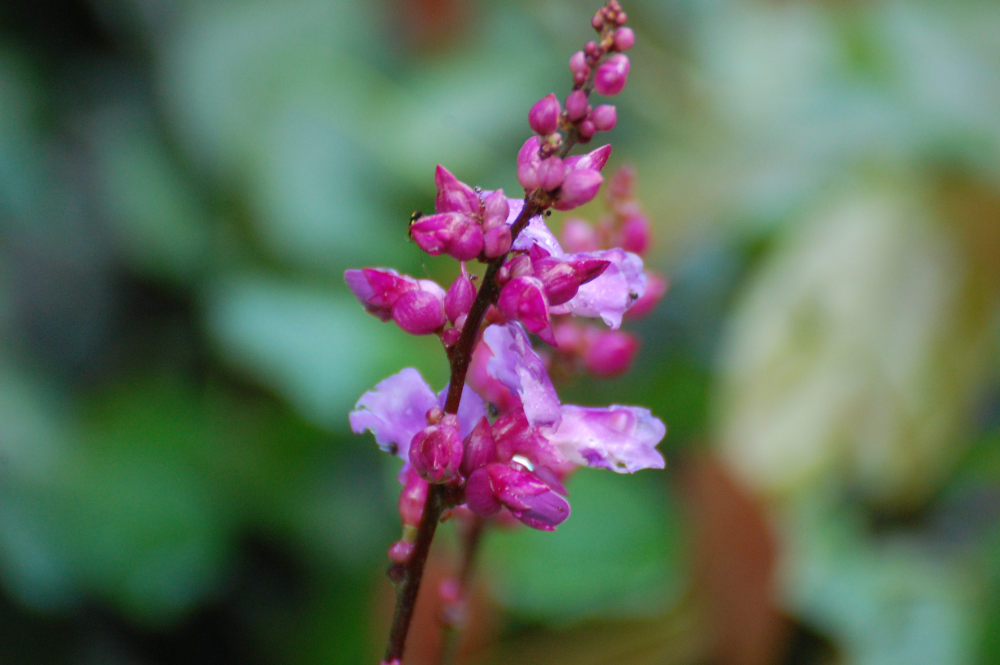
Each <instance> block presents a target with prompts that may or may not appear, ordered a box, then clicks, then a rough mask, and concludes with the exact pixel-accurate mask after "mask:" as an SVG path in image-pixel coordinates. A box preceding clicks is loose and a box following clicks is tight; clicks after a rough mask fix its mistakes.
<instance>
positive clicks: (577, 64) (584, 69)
mask: <svg viewBox="0 0 1000 665" xmlns="http://www.w3.org/2000/svg"><path fill="white" fill-rule="evenodd" d="M569 70H570V71H571V72H573V73H574V74H578V73H582V74H583V76H584V78H586V77H587V76H589V75H590V67H588V66H587V56H586V55H585V54H584V52H583V51H577V52H576V53H574V54H573V55H571V56H570V57H569ZM566 101H567V102H568V101H569V99H567V100H566Z"/></svg>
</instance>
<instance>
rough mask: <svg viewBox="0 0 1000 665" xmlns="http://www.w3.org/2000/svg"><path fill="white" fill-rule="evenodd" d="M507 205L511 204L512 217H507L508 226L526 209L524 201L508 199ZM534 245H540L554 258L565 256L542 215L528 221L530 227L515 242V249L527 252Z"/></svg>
mask: <svg viewBox="0 0 1000 665" xmlns="http://www.w3.org/2000/svg"><path fill="white" fill-rule="evenodd" d="M507 203H508V204H510V215H508V217H507V224H508V225H512V224H513V223H514V220H515V219H517V216H518V215H520V214H521V209H522V208H524V201H523V200H521V199H507ZM533 245H538V246H539V247H541V248H542V249H544V250H545V251H546V252H548V253H549V254H551V255H552V256H562V255H563V254H564V252H563V249H562V247H560V246H559V241H558V240H556V237H555V236H554V235H552V231H549V227H548V226H546V225H545V222H544V221H543V220H542V216H541V215H535V216H534V217H532V218H531V219H529V220H528V225H527V226H526V227H524V230H523V231H521V233H520V234H518V236H517V238H516V239H515V240H514V244H513V248H514V249H519V250H522V251H525V252H526V251H528V250H529V249H531V247H532V246H533Z"/></svg>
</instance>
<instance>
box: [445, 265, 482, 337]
mask: <svg viewBox="0 0 1000 665" xmlns="http://www.w3.org/2000/svg"><path fill="white" fill-rule="evenodd" d="M475 299H476V287H475V286H474V285H473V284H472V280H471V279H470V278H469V273H467V272H466V271H465V264H464V263H463V264H462V271H461V272H460V273H459V275H458V277H456V278H455V281H454V282H452V283H451V286H449V287H448V293H446V294H445V296H444V311H445V314H447V315H448V320H449V321H451V322H452V323H454V322H455V321H456V320H457V319H458V317H460V316H462V315H463V314H468V312H469V308H470V307H472V301H473V300H475Z"/></svg>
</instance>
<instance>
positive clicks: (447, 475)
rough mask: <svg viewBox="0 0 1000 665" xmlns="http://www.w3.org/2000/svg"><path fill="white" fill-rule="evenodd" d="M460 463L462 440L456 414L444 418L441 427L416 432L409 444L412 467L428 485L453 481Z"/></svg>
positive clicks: (431, 426)
mask: <svg viewBox="0 0 1000 665" xmlns="http://www.w3.org/2000/svg"><path fill="white" fill-rule="evenodd" d="M461 463H462V439H461V437H459V435H458V416H456V415H454V414H450V413H449V414H445V415H444V417H443V418H442V419H441V421H440V422H439V423H437V424H435V425H428V426H427V427H425V428H424V429H423V430H421V431H420V432H417V434H416V435H415V436H414V437H413V441H411V442H410V464H411V465H412V466H413V470H414V471H416V472H417V473H418V474H420V477H421V478H423V479H424V480H426V481H427V482H429V483H444V482H448V481H449V480H452V479H453V478H455V477H456V476H457V475H458V468H459V466H460V465H461Z"/></svg>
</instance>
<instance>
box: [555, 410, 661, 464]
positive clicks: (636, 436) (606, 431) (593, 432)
mask: <svg viewBox="0 0 1000 665" xmlns="http://www.w3.org/2000/svg"><path fill="white" fill-rule="evenodd" d="M666 433H667V427H666V425H664V424H663V421H661V420H660V419H659V418H656V417H655V416H653V415H652V414H651V413H650V412H649V409H644V408H642V407H638V406H620V405H617V404H613V405H611V406H609V407H603V408H590V407H582V406H576V405H575V404H566V405H564V406H563V407H562V419H561V420H560V421H559V424H558V425H557V426H555V427H552V428H551V429H548V430H546V431H545V434H546V436H547V437H548V439H549V441H550V442H551V443H552V444H554V445H555V446H557V447H558V448H559V449H560V450H561V451H562V453H563V454H564V455H566V457H567V458H568V459H569V460H570V461H573V462H575V463H577V464H580V465H583V466H592V467H597V468H601V469H611V470H612V471H616V472H618V473H634V472H635V471H638V470H640V469H662V468H663V467H664V466H666V462H665V461H664V459H663V456H662V455H661V454H660V453H659V452H658V451H657V450H656V444H658V443H659V442H660V441H661V440H662V439H663V437H664V436H665V435H666Z"/></svg>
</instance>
